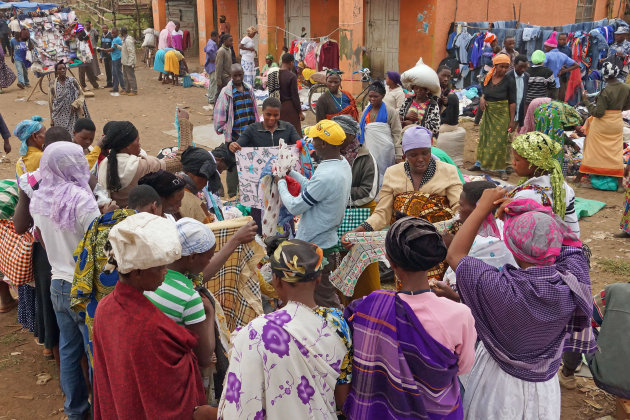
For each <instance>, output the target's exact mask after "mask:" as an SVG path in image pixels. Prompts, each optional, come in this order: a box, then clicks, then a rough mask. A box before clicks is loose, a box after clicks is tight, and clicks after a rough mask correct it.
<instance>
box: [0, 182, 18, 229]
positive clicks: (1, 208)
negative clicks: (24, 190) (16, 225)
mask: <svg viewBox="0 0 630 420" xmlns="http://www.w3.org/2000/svg"><path fill="white" fill-rule="evenodd" d="M17 202H18V189H17V181H12V180H10V179H3V180H0V219H10V218H11V217H12V216H13V213H15V206H16V205H17Z"/></svg>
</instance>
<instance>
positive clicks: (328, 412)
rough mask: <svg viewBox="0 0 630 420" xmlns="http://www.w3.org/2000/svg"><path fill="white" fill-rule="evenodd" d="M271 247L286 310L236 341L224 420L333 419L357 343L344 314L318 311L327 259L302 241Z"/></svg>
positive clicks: (342, 398)
mask: <svg viewBox="0 0 630 420" xmlns="http://www.w3.org/2000/svg"><path fill="white" fill-rule="evenodd" d="M280 241H282V242H280ZM267 245H268V248H270V249H268V251H269V253H270V254H271V257H270V260H271V270H272V276H273V277H272V278H273V280H272V285H273V287H274V288H275V289H276V291H277V292H278V295H279V297H280V299H281V300H282V302H284V303H285V306H284V307H283V308H282V309H281V310H278V311H276V312H272V313H270V314H268V315H262V316H259V317H258V318H256V319H254V320H253V321H252V322H250V323H249V324H248V325H247V326H245V327H243V328H242V329H240V330H239V331H237V332H236V333H235V334H234V336H233V337H234V339H233V348H232V351H231V353H230V367H229V369H228V374H227V378H226V380H225V386H224V388H223V395H222V396H221V402H220V403H219V417H220V418H224V419H253V418H261V419H262V418H268V419H281V418H287V417H292V418H295V419H306V418H321V419H332V418H336V417H337V415H336V412H337V409H336V407H341V406H343V403H344V402H345V399H346V396H347V395H348V391H349V388H350V385H349V383H350V382H351V376H352V373H351V370H352V338H351V337H350V331H349V328H348V324H347V323H346V321H345V320H344V318H343V314H342V313H341V311H340V310H338V309H331V308H325V307H320V306H317V304H316V303H315V299H314V293H315V287H316V286H317V284H318V283H319V282H320V279H321V274H322V270H323V268H324V266H325V265H326V259H325V258H324V254H323V251H322V249H321V248H319V247H317V246H316V245H315V244H312V243H309V242H304V241H300V240H297V239H293V240H289V241H283V240H282V238H278V237H271V238H269V239H268V241H267ZM274 248H275V249H274Z"/></svg>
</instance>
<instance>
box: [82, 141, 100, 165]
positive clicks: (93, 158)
mask: <svg viewBox="0 0 630 420" xmlns="http://www.w3.org/2000/svg"><path fill="white" fill-rule="evenodd" d="M100 155H101V148H100V147H98V146H93V147H92V150H91V151H90V152H89V153H88V154H86V155H85V158H86V159H87V161H88V166H89V167H90V170H92V168H93V167H94V165H96V162H98V157H99V156H100Z"/></svg>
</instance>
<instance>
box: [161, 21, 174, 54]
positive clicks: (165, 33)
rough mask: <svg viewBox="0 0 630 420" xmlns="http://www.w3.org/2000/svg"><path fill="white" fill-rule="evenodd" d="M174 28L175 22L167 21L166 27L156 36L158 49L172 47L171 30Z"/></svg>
mask: <svg viewBox="0 0 630 420" xmlns="http://www.w3.org/2000/svg"><path fill="white" fill-rule="evenodd" d="M174 30H175V24H174V23H173V22H169V23H167V24H166V28H164V29H162V31H161V32H160V36H159V38H158V49H160V50H163V49H165V48H172V46H173V41H172V38H173V35H172V33H173V31H174Z"/></svg>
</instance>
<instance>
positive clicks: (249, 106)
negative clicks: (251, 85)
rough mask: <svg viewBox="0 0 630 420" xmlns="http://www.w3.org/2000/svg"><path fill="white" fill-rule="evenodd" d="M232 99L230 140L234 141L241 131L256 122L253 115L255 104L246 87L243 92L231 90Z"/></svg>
mask: <svg viewBox="0 0 630 420" xmlns="http://www.w3.org/2000/svg"><path fill="white" fill-rule="evenodd" d="M232 98H233V101H234V102H233V105H232V106H233V110H234V124H233V125H232V140H234V141H236V140H238V138H239V137H240V136H241V134H242V133H243V131H245V129H246V128H247V126H249V125H250V124H253V123H255V122H256V115H255V114H254V107H255V106H256V104H255V103H254V102H253V101H252V97H251V96H250V94H249V90H248V89H247V86H245V89H243V92H239V91H238V89H236V88H233V89H232Z"/></svg>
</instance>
